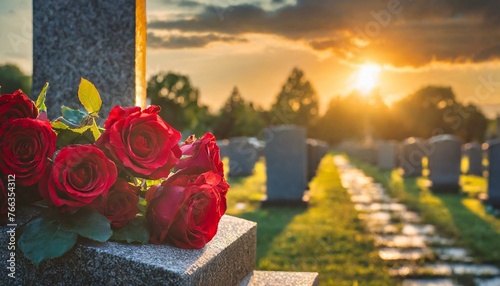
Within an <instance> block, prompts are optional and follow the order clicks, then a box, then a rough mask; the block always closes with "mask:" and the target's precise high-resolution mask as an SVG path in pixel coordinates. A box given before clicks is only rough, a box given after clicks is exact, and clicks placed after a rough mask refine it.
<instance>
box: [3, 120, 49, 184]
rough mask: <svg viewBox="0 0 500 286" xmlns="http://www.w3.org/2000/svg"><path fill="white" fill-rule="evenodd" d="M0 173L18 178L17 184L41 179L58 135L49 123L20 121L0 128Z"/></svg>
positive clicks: (35, 181) (33, 182) (14, 121)
mask: <svg viewBox="0 0 500 286" xmlns="http://www.w3.org/2000/svg"><path fill="white" fill-rule="evenodd" d="M0 138H2V140H1V141H0V150H1V152H0V172H1V173H4V174H13V175H15V176H16V184H17V185H20V186H32V185H34V184H36V183H38V181H39V180H40V178H41V176H42V175H43V173H44V172H45V169H46V168H47V166H48V165H49V160H48V159H50V158H51V157H52V155H53V154H54V151H55V150H56V133H54V131H52V128H51V126H50V123H49V122H46V121H40V120H36V119H31V118H18V119H14V120H11V121H9V122H8V123H6V124H2V125H0Z"/></svg>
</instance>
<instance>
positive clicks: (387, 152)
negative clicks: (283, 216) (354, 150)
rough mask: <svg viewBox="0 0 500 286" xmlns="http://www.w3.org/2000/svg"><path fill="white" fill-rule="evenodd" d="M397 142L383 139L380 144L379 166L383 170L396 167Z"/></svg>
mask: <svg viewBox="0 0 500 286" xmlns="http://www.w3.org/2000/svg"><path fill="white" fill-rule="evenodd" d="M397 148H398V146H397V144H396V143H394V142H391V141H382V142H379V144H378V153H377V155H378V157H377V167H378V168H379V169H381V170H392V169H394V168H396V158H397Z"/></svg>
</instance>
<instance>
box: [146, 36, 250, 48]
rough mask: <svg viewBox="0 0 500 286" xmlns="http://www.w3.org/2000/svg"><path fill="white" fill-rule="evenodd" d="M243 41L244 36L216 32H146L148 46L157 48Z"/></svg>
mask: <svg viewBox="0 0 500 286" xmlns="http://www.w3.org/2000/svg"><path fill="white" fill-rule="evenodd" d="M245 41H246V40H245V39H244V38H239V37H233V36H224V35H217V34H202V35H189V36H184V35H169V36H158V35H155V34H154V33H148V46H149V47H151V48H158V49H161V48H164V49H184V48H202V47H205V46H207V45H208V44H210V43H212V42H227V43H231V42H245Z"/></svg>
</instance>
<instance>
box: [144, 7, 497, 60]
mask: <svg viewBox="0 0 500 286" xmlns="http://www.w3.org/2000/svg"><path fill="white" fill-rule="evenodd" d="M273 2H274V3H277V2H280V1H274V0H273ZM498 11H500V1H498V0H476V1H470V0H420V1H411V0H384V1H373V0H350V1H335V0H297V2H296V3H295V4H293V5H287V6H284V7H281V8H278V9H275V10H272V11H269V10H265V9H264V8H262V7H261V6H259V5H257V4H240V5H233V6H229V7H225V8H223V7H214V6H205V7H204V8H203V9H201V10H200V12H197V13H195V14H194V15H192V16H191V17H189V18H186V19H180V20H156V21H152V22H151V23H150V24H149V28H150V29H152V30H176V31H180V32H190V33H193V32H194V33H208V34H217V35H219V36H218V37H221V36H220V35H225V37H236V38H239V37H242V36H243V35H244V34H247V33H260V34H269V35H277V36H281V37H284V38H287V39H290V40H296V41H301V42H304V41H305V42H306V43H308V44H309V46H310V47H311V49H314V50H318V51H325V50H331V51H332V52H333V53H334V54H336V55H337V56H340V57H344V58H346V59H349V60H351V61H366V60H371V61H380V62H383V63H389V64H393V65H395V66H407V65H411V66H422V65H426V64H428V63H431V62H434V61H445V62H468V61H471V62H482V61H489V60H493V59H500V46H499V45H498V41H497V39H499V38H500V13H498ZM192 40H193V41H194V42H196V41H200V42H203V40H201V39H192ZM204 40H210V39H208V38H206V37H205V38H204ZM214 41H219V39H218V38H217V37H214ZM205 45H206V44H205ZM184 46H187V45H184Z"/></svg>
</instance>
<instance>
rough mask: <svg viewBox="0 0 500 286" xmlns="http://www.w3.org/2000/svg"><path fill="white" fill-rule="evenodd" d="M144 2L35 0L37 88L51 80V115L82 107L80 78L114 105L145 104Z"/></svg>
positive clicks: (107, 105) (107, 108)
mask: <svg viewBox="0 0 500 286" xmlns="http://www.w3.org/2000/svg"><path fill="white" fill-rule="evenodd" d="M145 6H146V4H145V0H116V1H107V0H94V1H88V0H33V90H34V91H35V94H36V92H37V91H39V90H40V89H41V88H42V86H43V85H44V83H45V82H49V84H50V87H49V94H48V95H47V100H46V104H47V108H48V116H49V117H50V118H55V117H57V116H58V115H60V108H61V106H62V105H66V106H68V107H71V108H76V109H81V108H82V106H81V105H80V103H79V100H78V97H77V96H76V95H77V91H78V85H79V82H80V78H81V77H83V78H85V79H87V80H89V81H91V82H92V83H93V84H94V85H95V86H96V88H97V89H98V90H99V92H100V95H101V97H102V102H103V107H102V110H101V111H100V112H99V115H100V116H101V118H106V117H107V116H108V114H109V111H110V109H111V107H113V106H115V105H121V106H134V105H138V106H142V107H145V105H146V74H145V70H146V66H145V62H146V7H145Z"/></svg>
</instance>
